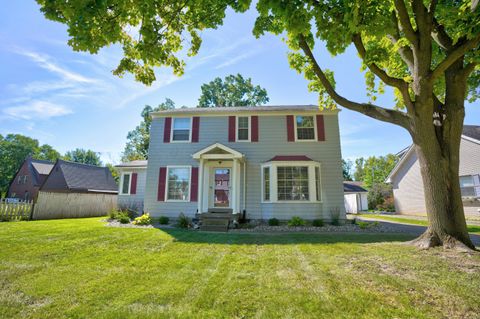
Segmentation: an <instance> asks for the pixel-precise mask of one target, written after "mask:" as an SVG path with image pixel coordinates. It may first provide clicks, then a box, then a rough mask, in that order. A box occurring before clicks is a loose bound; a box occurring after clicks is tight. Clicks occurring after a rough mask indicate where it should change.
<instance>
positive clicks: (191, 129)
mask: <svg viewBox="0 0 480 319" xmlns="http://www.w3.org/2000/svg"><path fill="white" fill-rule="evenodd" d="M176 119H190V130H189V132H188V141H174V140H173V130H174V129H173V128H174V127H175V120H176ZM192 131H193V118H192V117H191V116H178V117H172V126H171V127H170V143H191V142H192Z"/></svg>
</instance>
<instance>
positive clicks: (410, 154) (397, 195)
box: [387, 125, 480, 216]
mask: <svg viewBox="0 0 480 319" xmlns="http://www.w3.org/2000/svg"><path fill="white" fill-rule="evenodd" d="M402 153H403V154H402V157H401V158H400V161H399V162H398V163H397V165H396V166H395V168H394V169H393V170H392V172H391V173H390V175H389V176H388V178H387V182H389V183H392V186H393V196H394V199H395V209H396V211H397V213H399V214H412V215H425V214H426V208H425V197H424V191H423V181H422V177H421V175H420V165H419V163H418V160H417V155H416V154H415V150H414V148H413V147H412V146H411V147H409V148H408V149H407V150H405V151H403V152H402ZM460 187H461V191H462V197H463V200H464V209H465V214H466V215H471V216H472V215H474V216H478V215H479V214H480V126H474V125H465V126H464V128H463V134H462V139H461V142H460Z"/></svg>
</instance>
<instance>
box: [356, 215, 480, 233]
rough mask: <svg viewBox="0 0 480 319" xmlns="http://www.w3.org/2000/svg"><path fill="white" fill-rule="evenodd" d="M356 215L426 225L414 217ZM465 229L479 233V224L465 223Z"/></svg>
mask: <svg viewBox="0 0 480 319" xmlns="http://www.w3.org/2000/svg"><path fill="white" fill-rule="evenodd" d="M357 216H359V217H365V218H375V219H381V220H385V221H392V222H399V223H403V224H412V225H420V226H427V225H428V222H427V221H426V220H421V219H414V218H403V217H395V216H390V215H380V214H359V215H357ZM467 229H468V232H469V233H471V234H476V235H480V226H478V225H467Z"/></svg>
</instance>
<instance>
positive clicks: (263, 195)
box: [261, 164, 272, 203]
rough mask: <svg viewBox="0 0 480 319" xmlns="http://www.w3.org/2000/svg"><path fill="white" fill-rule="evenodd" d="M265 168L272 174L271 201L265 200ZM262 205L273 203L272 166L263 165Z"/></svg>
mask: <svg viewBox="0 0 480 319" xmlns="http://www.w3.org/2000/svg"><path fill="white" fill-rule="evenodd" d="M265 168H268V170H269V172H270V199H268V200H265ZM261 170H262V201H261V202H262V203H271V202H272V165H270V164H268V165H262V167H261Z"/></svg>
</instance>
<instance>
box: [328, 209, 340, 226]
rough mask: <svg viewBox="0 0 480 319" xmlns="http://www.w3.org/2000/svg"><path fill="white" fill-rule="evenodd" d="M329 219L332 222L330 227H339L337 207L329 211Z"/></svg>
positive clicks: (338, 210)
mask: <svg viewBox="0 0 480 319" xmlns="http://www.w3.org/2000/svg"><path fill="white" fill-rule="evenodd" d="M330 218H331V220H332V222H331V223H332V225H334V226H340V209H339V208H338V207H335V208H332V209H331V210H330Z"/></svg>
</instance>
